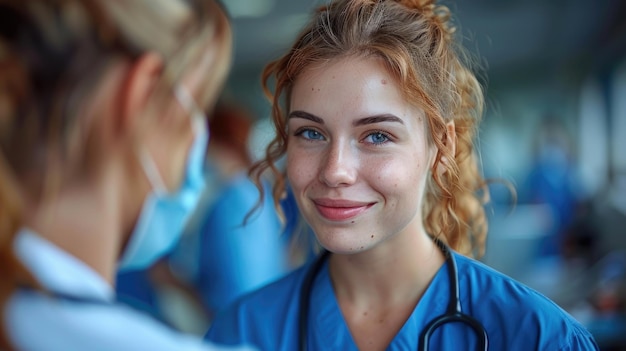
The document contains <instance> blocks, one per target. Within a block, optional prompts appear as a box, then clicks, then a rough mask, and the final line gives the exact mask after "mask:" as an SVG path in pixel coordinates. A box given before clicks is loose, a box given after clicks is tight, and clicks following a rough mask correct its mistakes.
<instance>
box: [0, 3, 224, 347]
mask: <svg viewBox="0 0 626 351" xmlns="http://www.w3.org/2000/svg"><path fill="white" fill-rule="evenodd" d="M230 53H231V30H230V25H229V22H228V19H227V18H226V16H225V14H224V12H223V11H222V9H221V8H220V6H218V4H217V3H216V2H214V1H211V0H196V1H182V0H161V1H153V0H125V1H109V0H102V1H97V0H93V1H87V0H84V1H82V0H64V1H56V0H45V1H44V0H19V1H10V0H2V1H0V238H1V240H0V243H1V246H0V267H1V268H2V279H1V282H0V298H1V299H0V304H1V306H2V317H3V318H2V323H1V330H2V333H1V336H2V338H1V339H0V340H1V346H0V348H2V349H4V350H13V349H15V350H215V349H222V348H221V347H217V346H216V345H212V344H209V343H205V342H202V341H201V340H200V339H198V338H196V337H192V336H185V335H182V334H179V333H177V332H174V331H173V330H171V329H169V328H167V327H165V326H163V325H162V324H160V323H158V322H157V321H156V320H154V319H152V318H151V317H149V316H148V315H145V314H142V313H138V312H136V311H134V310H132V309H130V308H128V307H125V306H123V305H120V304H117V303H116V302H115V293H114V288H113V285H114V277H115V272H116V271H117V269H137V268H142V267H146V266H148V265H150V264H151V263H152V262H154V260H156V259H157V258H158V257H159V256H160V255H162V254H163V253H164V252H166V251H167V250H168V249H170V246H172V245H173V244H174V243H175V242H176V241H177V239H178V237H179V235H180V234H181V233H182V229H183V225H184V224H185V221H186V220H187V218H188V217H189V215H190V214H191V212H192V210H193V209H194V207H195V205H196V202H197V199H198V197H199V195H200V192H201V190H202V188H203V185H204V184H203V178H202V160H203V158H204V152H205V148H206V143H207V137H208V135H207V133H206V127H205V126H206V120H205V116H204V115H203V113H202V112H201V111H203V110H205V109H207V108H209V107H210V106H211V105H213V104H214V102H215V99H216V97H217V95H218V93H219V91H220V88H221V85H222V83H223V81H224V79H225V77H226V74H227V71H228V66H229V63H230Z"/></svg>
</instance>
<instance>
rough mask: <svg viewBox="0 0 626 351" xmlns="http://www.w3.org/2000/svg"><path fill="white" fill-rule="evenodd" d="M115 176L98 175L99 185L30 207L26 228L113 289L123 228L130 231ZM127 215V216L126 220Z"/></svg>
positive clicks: (69, 189) (75, 188) (76, 187)
mask: <svg viewBox="0 0 626 351" xmlns="http://www.w3.org/2000/svg"><path fill="white" fill-rule="evenodd" d="M113 173H114V172H109V173H108V174H101V175H100V176H99V181H98V182H97V183H96V184H94V183H93V182H89V183H81V182H74V183H73V184H72V185H71V186H63V187H61V189H60V190H59V191H58V192H57V193H55V194H54V195H53V196H54V197H53V199H52V200H51V201H48V202H44V203H40V204H39V205H38V206H36V207H31V208H29V209H28V210H27V212H26V218H25V225H26V226H27V227H29V228H31V229H33V230H34V231H35V232H37V233H38V234H39V235H40V236H42V237H43V238H45V239H46V240H48V241H50V242H52V243H53V244H55V245H56V246H58V247H59V248H61V249H63V250H64V251H66V252H67V253H69V254H71V255H73V256H75V257H76V258H78V259H79V260H81V261H83V262H84V263H85V264H87V265H88V266H90V267H91V268H92V269H93V270H95V271H96V272H97V273H98V274H99V275H101V276H102V277H103V278H104V279H105V280H106V281H108V282H109V283H111V285H113V283H114V281H115V274H116V270H117V260H118V256H119V253H120V248H121V247H122V246H123V244H124V240H125V236H126V235H125V233H124V229H123V228H129V227H132V224H130V226H129V223H133V222H131V219H130V216H132V214H135V216H133V218H136V214H137V213H138V211H132V209H131V208H130V203H131V202H130V201H128V199H127V198H125V196H124V194H128V192H125V191H116V190H120V189H123V185H122V186H118V185H120V184H122V183H121V182H118V181H117V179H116V178H115V176H114V174H113ZM129 214H130V216H129Z"/></svg>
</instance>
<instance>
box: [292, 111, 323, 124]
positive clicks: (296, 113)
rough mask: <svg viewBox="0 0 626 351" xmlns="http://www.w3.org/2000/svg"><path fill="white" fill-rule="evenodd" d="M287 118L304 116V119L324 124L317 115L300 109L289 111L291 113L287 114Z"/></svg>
mask: <svg viewBox="0 0 626 351" xmlns="http://www.w3.org/2000/svg"><path fill="white" fill-rule="evenodd" d="M287 118H304V119H308V120H309V121H313V122H315V123H319V124H324V120H323V119H321V118H319V117H317V116H316V115H313V114H310V113H308V112H304V111H300V110H296V111H291V113H289V116H288V117H287Z"/></svg>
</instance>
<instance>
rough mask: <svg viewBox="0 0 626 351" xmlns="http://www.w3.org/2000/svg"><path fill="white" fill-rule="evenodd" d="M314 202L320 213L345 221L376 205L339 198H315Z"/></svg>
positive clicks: (326, 216) (327, 217)
mask: <svg viewBox="0 0 626 351" xmlns="http://www.w3.org/2000/svg"><path fill="white" fill-rule="evenodd" d="M313 203H314V204H315V207H316V208H317V211H318V212H319V213H320V215H322V217H324V218H326V219H328V220H331V221H345V220H348V219H351V218H354V217H356V216H358V215H360V214H361V213H363V212H365V211H367V210H368V209H369V208H370V207H372V206H374V203H372V202H357V201H349V200H337V199H315V200H313Z"/></svg>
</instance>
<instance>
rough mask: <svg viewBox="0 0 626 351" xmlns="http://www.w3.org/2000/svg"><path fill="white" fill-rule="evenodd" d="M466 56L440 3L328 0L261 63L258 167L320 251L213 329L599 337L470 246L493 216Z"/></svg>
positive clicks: (330, 343)
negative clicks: (263, 108) (265, 120)
mask: <svg viewBox="0 0 626 351" xmlns="http://www.w3.org/2000/svg"><path fill="white" fill-rule="evenodd" d="M464 57H465V56H464V54H463V50H462V48H460V47H459V46H458V43H457V42H456V40H455V37H454V27H453V26H452V24H451V22H450V12H449V11H448V9H447V8H446V7H443V6H440V5H437V4H436V3H435V2H434V1H428V0H421V1H418V0H412V1H411V0H404V1H384V0H383V1H380V0H335V1H332V2H331V3H330V4H329V5H328V6H326V7H323V8H321V9H319V10H318V11H316V12H315V13H314V15H313V18H312V20H311V22H310V23H309V25H308V26H307V27H305V28H304V30H303V32H302V33H301V34H300V36H299V38H298V39H297V40H296V42H295V43H294V45H293V47H292V48H291V50H290V51H289V52H288V53H287V54H285V56H283V57H281V58H280V59H278V60H276V61H274V62H271V63H270V64H269V65H268V66H267V67H266V70H265V74H264V76H265V78H266V80H265V87H266V89H267V91H268V92H269V91H270V89H269V88H268V87H269V83H268V80H269V79H270V78H271V77H273V78H275V79H276V85H275V89H274V91H273V93H274V94H270V97H271V101H272V108H273V109H272V117H273V122H274V125H275V127H276V130H277V131H278V133H277V137H276V139H275V140H274V141H273V143H272V144H270V146H269V148H268V150H267V157H266V159H265V160H263V161H262V162H260V163H258V164H257V165H256V167H255V168H254V169H253V174H255V175H256V176H260V175H261V173H263V172H264V171H266V170H268V169H269V170H271V171H272V172H274V175H275V177H276V179H277V181H276V184H275V187H274V200H275V202H276V203H278V201H279V200H280V196H281V194H283V193H284V192H285V190H286V186H287V184H288V185H289V186H290V188H291V191H292V192H293V195H294V197H295V199H296V202H297V204H298V208H299V210H300V213H301V215H302V217H303V218H304V219H305V220H306V222H307V223H308V224H309V226H310V227H311V229H312V231H313V232H314V234H315V238H316V239H317V241H318V243H319V244H320V245H321V246H322V247H323V249H324V251H325V252H324V253H323V254H322V255H320V258H319V259H318V260H317V261H316V262H315V263H312V264H307V265H305V266H304V267H303V268H301V269H299V270H297V271H295V272H294V273H292V274H291V275H289V276H287V277H285V278H284V279H281V280H279V281H277V282H275V283H273V284H271V285H269V286H267V287H265V288H262V289H260V290H258V291H257V292H255V293H252V294H250V295H248V296H246V297H244V298H242V299H240V300H239V301H238V302H236V303H235V304H234V305H233V306H232V307H231V308H230V309H228V310H226V311H225V312H224V313H222V314H221V316H219V317H218V318H217V319H216V320H215V321H214V322H213V325H212V327H211V330H210V331H209V333H208V335H207V337H208V338H209V339H211V340H214V341H219V342H224V343H238V342H249V343H252V344H254V345H256V346H258V347H259V348H261V349H263V350H295V349H298V348H300V349H313V350H355V349H359V350H412V349H420V350H426V349H428V348H430V349H435V350H459V349H463V350H467V349H481V350H485V349H487V347H490V348H491V349H493V350H513V351H516V350H517V351H522V350H524V351H525V350H594V349H597V347H596V345H595V343H594V341H593V339H592V338H591V336H590V335H589V333H588V332H587V331H586V330H585V329H584V328H583V327H582V326H581V325H580V324H579V323H577V322H576V321H575V320H573V319H572V318H571V317H570V316H569V315H567V314H566V313H565V312H564V311H563V310H561V309H560V308H559V307H557V306H556V305H555V304H553V303H552V302H551V301H549V300H548V299H546V298H544V297H543V296H541V295H539V294H538V293H536V292H535V291H533V290H531V289H529V288H527V287H525V286H523V285H521V284H519V283H517V282H515V281H513V280H512V279H511V278H509V277H506V276H504V275H502V274H500V273H498V272H495V271H493V270H491V269H490V268H488V267H486V266H484V265H482V264H481V263H479V262H477V261H475V260H473V259H472V258H470V257H468V256H472V255H479V254H481V253H482V251H483V250H484V239H485V236H486V231H487V228H486V220H485V211H484V208H483V205H484V199H485V195H486V194H485V190H484V189H483V188H484V185H485V181H484V180H483V178H482V176H481V174H480V172H479V165H478V162H477V157H476V154H475V151H474V147H473V143H474V137H475V134H476V133H475V132H476V130H477V128H478V123H479V121H480V118H481V115H482V107H483V95H482V90H481V87H480V85H479V84H478V82H477V79H476V77H475V75H474V74H473V73H472V71H471V70H470V66H469V64H467V63H466V62H465V61H464V60H463V58H464ZM283 156H286V158H287V159H286V169H285V172H284V173H282V172H280V171H279V170H278V168H277V166H276V164H277V162H278V160H279V159H280V158H282V157H283ZM268 320H269V321H271V322H267V321H268ZM262 321H265V323H262ZM447 322H459V323H449V324H448V323H447ZM442 324H444V325H443V326H442ZM259 326H261V327H259ZM476 345H478V347H476Z"/></svg>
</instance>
